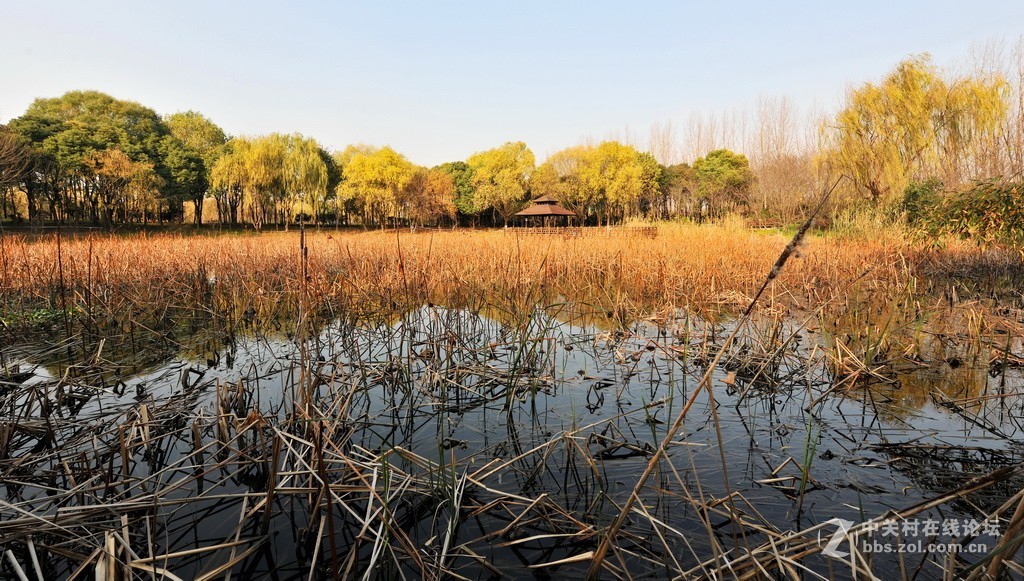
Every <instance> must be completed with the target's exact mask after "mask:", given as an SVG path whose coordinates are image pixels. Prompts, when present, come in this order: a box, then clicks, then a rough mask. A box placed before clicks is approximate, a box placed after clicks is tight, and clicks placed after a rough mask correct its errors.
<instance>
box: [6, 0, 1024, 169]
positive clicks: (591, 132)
mask: <svg viewBox="0 0 1024 581" xmlns="http://www.w3.org/2000/svg"><path fill="white" fill-rule="evenodd" d="M0 22H3V29H2V34H0V73H2V75H3V77H2V78H3V84H2V86H0V87H2V88H0V121H3V122H6V121H7V120H9V119H10V118H12V117H16V116H18V115H20V114H21V113H22V112H23V111H24V110H25V108H26V107H27V106H28V105H29V103H31V101H32V99H33V98H36V97H51V96H57V95H60V94H62V93H63V92H65V91H67V90H72V89H97V90H101V91H105V92H108V93H111V94H112V95H114V96H116V97H119V98H124V99H131V100H135V101H139V102H141V103H143V104H145V105H148V106H150V107H153V108H154V109H156V110H157V111H158V112H160V113H172V112H175V111H180V110H187V109H194V110H197V111H199V112H201V113H203V114H205V115H207V116H208V117H210V118H211V119H213V120H214V121H215V122H217V123H218V124H220V125H221V126H222V127H224V129H225V130H226V131H228V132H229V133H231V134H236V135H255V134H261V133H267V132H271V131H280V132H294V131H298V132H301V133H304V134H307V135H310V136H312V137H315V138H316V139H318V140H319V141H320V142H321V143H322V144H324V145H325V146H326V147H328V148H331V149H340V148H343V147H344V146H345V145H346V144H349V143H358V142H363V143H372V144H378V145H383V144H389V145H391V146H393V147H394V148H396V149H397V150H399V151H401V152H403V153H405V154H406V155H407V156H408V157H409V158H410V159H411V160H412V161H414V162H417V163H420V164H425V165H432V164H435V163H440V162H442V161H449V160H455V159H465V158H466V157H467V156H468V155H470V154H472V153H474V152H476V151H479V150H482V149H486V148H489V147H493V146H496V145H500V144H501V143H503V142H505V141H510V140H523V141H526V142H527V144H528V145H530V146H531V147H532V148H533V150H534V152H535V153H536V154H537V156H538V158H543V157H545V155H547V154H550V153H553V152H554V151H557V150H558V149H561V148H562V147H565V146H568V145H572V144H574V143H577V142H578V141H580V140H581V139H583V138H587V137H595V138H602V137H605V136H608V135H610V134H612V132H615V131H619V130H622V129H623V128H624V127H627V126H628V127H630V128H631V129H632V130H634V131H635V132H636V133H638V134H640V135H643V136H646V132H647V128H648V127H649V126H650V125H651V124H652V123H654V122H661V121H666V120H673V121H674V122H680V121H681V120H684V119H685V118H686V117H687V115H688V114H690V113H691V112H705V111H724V110H730V109H736V108H740V107H752V105H753V104H754V103H755V102H756V100H757V98H758V97H759V96H762V95H764V96H771V95H787V96H789V97H790V98H792V99H793V100H794V101H796V102H797V103H798V104H802V105H810V104H812V103H814V104H816V106H817V107H818V108H820V109H825V110H828V109H832V108H834V107H835V106H836V104H837V103H838V102H839V99H840V98H841V96H842V94H843V91H844V89H845V87H847V86H848V85H850V84H853V83H860V82H863V81H867V80H872V79H877V78H879V77H880V76H881V75H883V74H884V73H885V72H886V71H888V70H889V69H891V68H892V67H893V66H894V65H895V64H896V63H897V62H899V61H900V60H901V59H903V58H905V57H906V56H908V55H910V54H915V53H921V52H929V53H931V54H932V55H933V56H934V59H935V61H936V63H938V64H940V65H946V64H951V63H953V62H955V61H956V60H957V59H962V58H963V57H965V56H966V54H967V53H968V50H969V49H970V47H971V45H972V43H979V42H984V41H987V40H991V39H1000V38H1002V39H1004V40H1006V41H1007V42H1008V43H1012V42H1015V41H1016V39H1017V37H1018V36H1020V35H1021V34H1022V33H1024V2H1020V1H1019V0H1017V1H1014V2H1010V1H1005V2H995V1H992V2H971V3H968V2H966V1H963V2H923V1H921V2H899V1H893V0H889V1H885V2H878V1H861V2H856V3H854V2H847V3H833V2H813V3H812V2H801V3H797V2H778V1H772V2H764V1H761V2H746V3H745V2H730V3H716V2H701V3H695V2H639V1H638V2H625V1H618V2H599V1H587V2H556V1H551V0H549V1H547V2H532V1H514V2H510V1H504V2H454V1H452V2H448V1H435V2H422V1H421V2H412V1H409V2H371V1H369V0H367V1H365V2H360V3H350V2H330V3H329V2H291V3H288V4H286V3H283V2H262V1H250V2H227V1H224V2H216V1H215V2H191V1H179V2H163V3H156V2H139V1H134V2H104V1H96V2H93V1H89V2H82V1H80V0H77V1H73V2H47V1H40V2H26V1H21V2H15V1H12V0H7V1H6V2H5V3H4V4H2V5H0Z"/></svg>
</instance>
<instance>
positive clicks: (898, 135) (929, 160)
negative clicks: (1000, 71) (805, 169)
mask: <svg viewBox="0 0 1024 581" xmlns="http://www.w3.org/2000/svg"><path fill="white" fill-rule="evenodd" d="M1006 110H1007V83H1006V82H1005V80H1003V79H1002V78H1001V77H998V76H988V77H980V76H973V77H972V76H961V77H955V78H951V79H949V80H947V79H945V78H943V75H942V73H941V71H939V70H938V69H937V68H936V67H934V66H933V65H932V64H931V60H930V58H929V57H928V56H927V55H923V56H917V57H913V58H910V59H908V60H906V61H904V62H902V63H900V64H899V66H897V67H896V69H895V70H894V71H892V72H891V73H889V74H888V75H887V76H886V77H885V78H884V79H882V82H881V83H879V84H872V83H868V84H865V85H863V86H861V87H859V88H856V89H853V90H851V91H850V92H849V94H848V95H847V98H846V106H845V107H844V108H843V109H842V110H841V111H840V112H839V113H838V114H837V115H836V117H835V119H834V121H833V122H832V123H831V124H829V125H827V126H826V127H825V129H824V132H825V135H824V137H825V140H826V143H827V147H826V150H825V153H824V154H823V157H822V161H823V162H824V163H825V165H826V166H827V167H828V168H829V169H830V170H832V171H833V172H835V173H838V174H845V175H846V176H848V177H849V178H850V179H851V180H852V183H853V185H854V187H855V189H856V190H857V192H859V193H861V194H863V195H865V196H866V197H867V198H868V199H870V200H871V201H873V202H879V201H882V200H889V199H892V197H893V196H895V195H897V194H899V193H901V192H902V191H903V190H904V188H905V187H906V186H907V185H908V184H909V183H910V182H911V181H912V180H918V181H921V180H924V179H927V178H929V177H938V178H940V179H943V181H945V182H946V183H947V184H954V183H957V182H959V181H960V180H961V179H962V177H963V176H962V175H961V168H962V167H963V165H962V164H963V160H964V158H965V157H967V153H968V152H969V150H970V148H971V145H972V142H973V141H974V140H976V139H977V138H978V137H979V136H982V135H985V134H987V133H991V132H993V131H995V130H996V129H997V127H998V125H999V122H1000V121H1001V120H1002V119H1003V118H1004V116H1005V115H1006Z"/></svg>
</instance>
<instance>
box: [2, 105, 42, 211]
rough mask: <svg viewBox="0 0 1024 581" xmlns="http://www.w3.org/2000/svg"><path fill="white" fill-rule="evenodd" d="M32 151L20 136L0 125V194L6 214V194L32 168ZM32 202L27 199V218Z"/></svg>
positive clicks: (31, 209)
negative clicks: (3, 196)
mask: <svg viewBox="0 0 1024 581" xmlns="http://www.w3.org/2000/svg"><path fill="white" fill-rule="evenodd" d="M32 161H33V157H32V149H31V147H30V146H29V144H28V143H27V141H26V140H25V138H23V137H22V136H20V135H18V134H17V133H15V132H14V131H11V130H10V129H8V128H7V127H5V126H3V125H0V193H3V194H5V198H4V200H5V203H4V212H5V214H6V209H7V204H6V200H7V198H6V193H7V192H9V191H11V190H13V189H14V188H15V187H17V186H18V185H19V184H20V183H21V182H22V180H23V179H24V178H25V177H26V176H27V175H28V173H29V170H30V169H31V168H32ZM32 202H33V200H32V199H31V198H29V199H28V213H29V218H30V219H31V218H33V217H34V214H35V208H34V207H33V203H32Z"/></svg>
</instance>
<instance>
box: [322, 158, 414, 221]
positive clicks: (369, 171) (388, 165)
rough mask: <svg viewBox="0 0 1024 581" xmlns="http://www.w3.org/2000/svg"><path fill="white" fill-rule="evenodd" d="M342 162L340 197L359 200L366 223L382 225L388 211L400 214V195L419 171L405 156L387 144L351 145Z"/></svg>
mask: <svg viewBox="0 0 1024 581" xmlns="http://www.w3.org/2000/svg"><path fill="white" fill-rule="evenodd" d="M340 161H341V166H342V185H341V186H340V187H339V197H342V198H346V199H354V200H357V202H358V203H359V204H360V205H361V206H362V208H363V216H364V224H379V225H380V226H381V227H383V226H384V223H385V222H386V218H387V216H388V215H389V214H392V215H396V216H397V214H398V213H399V209H400V208H399V201H400V197H401V195H402V193H403V192H404V191H405V190H406V188H408V187H409V184H410V182H412V179H413V176H414V175H415V173H416V168H415V166H413V164H412V163H410V162H409V160H407V159H406V158H405V156H403V155H401V154H400V153H398V152H396V151H395V150H393V149H391V148H390V147H387V146H385V147H381V148H373V147H369V146H365V145H359V146H351V145H350V146H349V147H347V148H346V149H345V151H343V152H342V155H341V159H340Z"/></svg>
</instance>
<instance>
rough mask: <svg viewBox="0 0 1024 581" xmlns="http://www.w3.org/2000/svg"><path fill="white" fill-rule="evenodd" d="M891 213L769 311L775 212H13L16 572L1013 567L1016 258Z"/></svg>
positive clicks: (794, 571) (682, 572) (803, 248)
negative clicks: (196, 231)
mask: <svg viewBox="0 0 1024 581" xmlns="http://www.w3.org/2000/svg"><path fill="white" fill-rule="evenodd" d="M888 232H889V234H890V235H889V236H886V235H885V234H884V233H883V232H876V233H875V234H874V235H871V236H863V235H861V236H856V235H853V234H850V235H840V234H836V233H831V234H824V235H822V234H814V235H811V236H809V237H808V238H807V239H805V240H804V241H803V243H802V244H801V245H800V246H799V248H798V251H797V253H795V254H794V255H793V256H791V257H790V260H789V262H788V263H787V264H786V265H785V268H783V269H782V270H781V272H780V273H779V275H778V277H777V278H775V279H774V280H773V281H772V283H771V284H770V285H769V286H768V287H767V288H766V290H765V292H764V294H763V295H762V296H761V297H760V299H759V301H758V302H757V305H756V307H755V308H754V309H753V310H752V311H751V312H750V313H749V315H747V314H745V311H746V310H747V308H748V306H749V304H750V303H751V300H752V299H753V297H754V296H755V295H756V293H757V292H758V291H759V289H760V288H761V286H762V284H763V283H764V281H765V277H766V275H767V274H768V273H769V272H770V271H771V270H772V267H773V264H775V262H776V259H777V258H778V256H779V254H780V253H781V252H782V251H783V249H784V248H785V247H786V246H787V243H788V242H789V236H788V235H785V234H783V233H780V232H775V231H754V230H750V229H747V228H744V227H742V226H741V225H738V224H736V223H731V224H730V223H726V224H719V225H705V226H693V225H678V224H677V225H662V226H661V227H660V228H659V235H658V237H657V238H654V239H648V238H630V239H626V238H614V237H606V238H602V237H594V236H588V237H578V238H563V237H557V236H530V237H522V238H520V237H518V236H517V235H515V233H514V232H513V233H506V232H502V231H492V232H484V231H420V232H417V233H409V232H408V231H373V232H362V233H350V232H343V231H342V232H337V231H330V232H328V231H324V232H304V233H297V232H293V233H278V234H271V233H264V234H261V235H252V234H239V235H220V236H180V235H170V234H168V235H156V236H153V235H128V236H121V237H110V236H95V235H72V234H46V235H42V236H24V237H23V236H12V235H9V234H8V235H4V236H3V237H2V238H0V251H2V252H0V257H2V265H0V266H2V271H0V272H2V285H0V289H2V291H0V293H2V300H3V305H4V306H3V309H4V310H3V321H4V323H3V336H2V340H3V349H2V351H0V353H2V357H3V378H2V386H3V387H2V395H0V397H2V403H3V409H4V410H5V412H4V414H5V415H4V418H5V419H4V421H3V423H2V428H0V478H2V482H3V484H4V486H5V498H4V499H3V501H2V502H0V542H2V544H3V547H4V550H5V551H6V554H5V563H4V567H5V568H6V569H5V570H6V571H7V572H8V573H9V574H14V575H17V574H18V573H17V571H18V570H21V571H23V572H24V574H25V575H27V576H28V577H29V578H31V577H33V576H34V575H40V576H41V577H43V578H53V577H80V576H83V575H96V576H97V578H117V577H124V576H127V577H132V576H136V577H139V578H152V577H153V576H156V577H160V576H164V577H166V578H175V577H177V578H182V579H187V578H219V577H222V576H225V575H228V574H231V575H234V576H240V577H243V578H244V577H252V576H256V575H261V576H262V575H267V576H271V575H273V576H277V577H280V578H332V577H334V578H342V577H345V578H347V577H353V576H362V577H392V578H393V577H406V578H417V577H424V578H442V577H444V578H449V577H459V578H490V577H497V576H512V577H519V576H524V575H533V576H538V577H549V576H553V575H556V574H559V575H565V574H575V575H585V574H587V573H588V571H589V572H591V573H597V574H600V575H601V576H602V577H606V578H629V577H678V576H683V577H710V578H726V577H741V578H761V577H765V576H769V577H779V578H796V577H813V578H817V577H819V576H823V577H835V576H838V577H861V576H867V575H868V574H869V573H870V574H873V575H876V576H880V577H884V576H897V577H907V578H910V577H915V576H916V577H918V578H946V577H947V576H948V575H951V574H962V575H964V576H967V577H973V578H984V576H985V575H1015V574H1020V573H1021V571H1020V566H1019V565H1018V564H1017V560H1016V559H1018V557H1015V550H1016V547H1017V545H1018V544H1019V542H1020V535H1021V534H1022V531H1024V528H1022V526H1024V525H1022V522H1021V514H1022V509H1021V507H1022V506H1024V492H1022V484H1024V472H1022V471H1021V469H1020V461H1021V458H1020V454H1021V443H1022V441H1024V436H1022V433H1021V432H1022V427H1024V426H1022V421H1024V399H1022V397H1021V391H1020V388H1021V380H1022V376H1021V369H1022V364H1024V344H1022V337H1024V333H1022V325H1024V311H1022V310H1021V306H1022V305H1021V301H1020V295H1019V292H1018V291H1017V289H1018V288H1020V282H1021V280H1020V278H1021V274H1022V270H1021V257H1020V254H1019V252H1016V251H1013V250H1009V249H1000V248H999V247H991V248H987V249H982V248H980V247H978V246H977V245H975V244H972V243H963V242H958V241H956V240H946V241H945V243H944V244H943V245H941V246H936V245H930V244H923V243H920V242H914V241H908V240H909V239H908V238H907V237H904V236H901V235H899V233H898V232H893V231H891V230H888ZM677 424H678V428H679V429H678V431H674V429H675V427H676V426H677ZM666 435H669V436H670V437H669V438H668V442H667V445H665V443H664V442H663V440H665V439H666ZM646 469H650V470H651V472H650V478H647V479H646V480H645V481H643V482H640V480H641V474H642V473H644V471H645V470H646ZM638 483H639V484H640V485H639V486H638ZM634 489H636V496H635V498H633V493H634ZM626 508H628V513H627V514H625V518H621V519H620V515H622V512H623V510H624V509H626ZM833 518H842V519H845V520H848V521H852V522H853V523H855V524H854V525H853V527H852V528H851V529H850V530H849V532H848V535H849V538H858V539H860V540H861V541H863V540H868V539H875V538H877V539H880V540H884V541H886V542H888V541H891V540H893V539H892V538H888V537H885V536H883V535H884V534H885V533H884V532H883V531H885V530H887V529H886V528H885V527H886V526H891V525H886V524H885V523H892V522H895V523H897V526H898V527H899V526H902V525H903V523H906V522H910V521H913V520H915V519H937V520H942V521H949V520H951V519H957V521H960V522H970V521H976V522H977V523H979V524H978V528H977V530H973V529H971V530H967V529H968V528H969V527H966V526H965V527H964V530H960V529H959V528H958V529H957V530H956V531H953V530H952V529H950V530H938V531H937V532H936V533H935V535H933V536H932V537H931V538H929V542H931V543H936V544H939V543H953V542H960V543H964V544H965V546H966V544H967V543H969V542H974V543H980V544H984V545H985V546H986V547H987V550H986V551H984V552H977V553H971V552H966V551H965V552H961V553H949V552H945V551H940V550H932V551H924V552H921V553H913V554H910V553H906V554H899V555H897V554H866V553H864V552H862V551H859V550H857V546H859V545H857V544H856V543H849V542H844V544H843V548H844V550H847V547H852V548H851V549H850V550H848V552H850V553H851V555H850V556H848V557H845V558H834V557H830V556H827V555H823V554H822V550H823V548H824V547H825V543H826V542H827V541H828V539H829V538H831V536H832V534H833V532H834V530H833V528H830V525H828V524H827V523H828V521H830V519H833ZM981 523H993V524H994V526H995V527H996V529H998V532H999V534H998V535H997V534H994V530H995V529H992V528H990V527H985V528H982V526H981ZM899 530H900V531H904V529H902V528H900V529H899ZM901 534H905V535H907V532H906V531H904V532H903V533H901ZM904 538H905V539H906V540H908V541H912V540H915V539H912V538H909V536H905V537H904ZM602 545H604V548H605V549H607V551H606V552H603V554H602V551H603V550H602Z"/></svg>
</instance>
